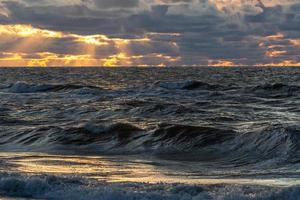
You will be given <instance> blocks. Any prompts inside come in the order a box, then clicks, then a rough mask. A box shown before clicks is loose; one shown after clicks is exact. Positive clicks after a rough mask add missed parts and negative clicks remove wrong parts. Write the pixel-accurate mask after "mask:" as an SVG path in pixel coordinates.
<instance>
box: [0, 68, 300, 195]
mask: <svg viewBox="0 0 300 200" xmlns="http://www.w3.org/2000/svg"><path fill="white" fill-rule="evenodd" d="M0 158H1V159H0V199H74V200H75V199H88V200H90V199H91V200H92V199H107V200H108V199H112V200H118V199H126V200H127V199H144V200H148V199H151V200H160V199H176V200H189V199H191V200H198V199H199V200H202V199H220V200H221V199H224V200H225V199H226V200H229V199H243V200H244V199H266V200H269V199H276V200H277V199H278V200H279V199H293V200H294V199H295V200H299V199H300V68H287V67H285V68H278V67H276V68H250V67H249V68H246V67H244V68H208V67H198V68H180V67H177V68H175V67H174V68H146V69H141V68H114V69H109V68H30V69H29V68H0Z"/></svg>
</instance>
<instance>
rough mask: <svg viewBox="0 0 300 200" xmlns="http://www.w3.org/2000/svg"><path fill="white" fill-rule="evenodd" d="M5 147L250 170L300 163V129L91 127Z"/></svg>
mask: <svg viewBox="0 0 300 200" xmlns="http://www.w3.org/2000/svg"><path fill="white" fill-rule="evenodd" d="M0 138H1V144H0V145H2V146H3V147H5V146H12V145H13V146H22V147H28V149H34V148H42V149H43V148H45V150H47V149H53V148H57V147H59V146H60V147H64V149H68V148H71V149H77V152H78V153H79V152H80V151H81V150H83V151H85V152H86V151H87V152H88V151H90V152H101V153H117V154H120V153H121V154H123V153H155V154H170V153H179V154H181V153H188V154H190V155H193V157H194V158H195V159H199V160H211V159H221V160H224V161H228V162H232V163H236V164H249V163H255V162H259V161H263V160H265V159H275V160H278V161H284V162H286V161H287V162H300V152H299V151H300V148H299V147H300V129H299V127H296V126H283V125H270V126H268V127H265V128H262V129H259V130H256V131H253V132H248V133H237V132H235V131H234V130H230V129H218V128H212V127H209V126H187V125H178V124H160V125H159V126H157V127H156V128H155V129H152V130H144V129H141V128H138V127H136V126H134V125H131V124H124V123H115V124H111V125H103V124H101V123H100V124H98V123H88V124H82V125H78V126H71V127H57V126H45V127H40V128H33V129H28V130H26V131H23V132H21V131H20V132H17V133H10V134H3V135H1V136H0Z"/></svg>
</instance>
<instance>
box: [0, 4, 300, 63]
mask: <svg viewBox="0 0 300 200" xmlns="http://www.w3.org/2000/svg"><path fill="white" fill-rule="evenodd" d="M58 2H59V1H58ZM224 2H225V3H224ZM245 2H246V1H243V0H240V1H238V0H237V1H236V4H230V3H227V4H226V1H210V0H160V1H154V0H126V1H125V0H78V1H73V3H61V4H60V3H57V4H54V3H53V1H52V3H51V1H48V0H43V1H39V3H37V1H33V0H26V1H2V4H1V5H2V7H4V8H5V9H7V10H8V11H9V16H7V15H1V14H0V23H1V24H32V25H33V26H34V27H38V28H43V29H49V30H55V31H62V32H68V33H74V34H81V35H93V34H105V35H107V37H109V38H123V39H136V38H143V37H146V36H147V37H148V38H149V39H151V42H149V43H148V44H147V45H145V44H143V43H138V42H136V43H135V42H132V43H130V44H128V47H127V48H128V49H129V50H130V52H131V53H132V54H134V55H148V54H149V55H150V54H154V53H157V54H164V55H172V56H180V57H181V63H180V64H197V63H200V62H202V60H207V59H213V60H233V61H237V62H240V63H242V64H256V63H264V62H274V61H277V59H278V61H279V60H280V59H286V60H287V59H294V60H296V62H299V56H298V55H297V47H295V45H294V46H293V45H289V44H288V41H289V39H299V37H300V36H299V35H300V14H299V11H300V4H299V3H295V2H294V1H291V2H290V3H286V4H285V3H283V4H282V3H280V2H278V3H276V2H275V1H269V2H273V3H272V4H271V3H269V4H264V3H263V2H261V1H258V3H257V2H256V1H252V2H253V3H245ZM0 8H1V7H0ZM150 33H153V34H152V35H151V34H150ZM172 33H173V34H172ZM175 33H176V34H178V35H176V36H174V34H175ZM278 33H282V34H283V35H284V38H280V39H278V40H279V41H264V39H265V38H266V37H267V36H270V35H276V34H278ZM262 43H263V44H265V46H263V45H262ZM278 43H279V44H278ZM10 45H12V44H10V43H7V44H5V45H4V44H2V46H1V49H2V51H4V49H5V50H9V49H6V46H7V47H8V46H10ZM272 45H273V46H274V45H281V46H284V48H283V47H281V48H279V47H277V49H276V48H270V46H272ZM116 49H117V47H115V46H113V45H112V46H110V47H105V48H104V47H102V49H101V50H97V49H96V50H95V52H96V55H98V54H99V55H100V54H101V53H100V52H101V51H102V52H107V53H104V55H105V56H107V55H111V54H115V53H117V50H116ZM283 49H284V51H287V53H285V54H284V55H281V56H278V57H276V58H269V57H268V56H266V52H267V51H270V50H274V51H276V50H277V51H283ZM35 51H36V52H38V51H51V52H55V53H65V54H66V53H70V54H80V53H82V50H80V46H79V45H78V44H77V43H76V42H74V39H72V38H69V39H68V38H63V39H60V40H56V41H55V42H52V44H51V46H50V47H49V46H48V47H47V48H46V47H45V49H43V46H41V47H39V48H37V49H35ZM97 52H98V53H97ZM27 53H33V52H27Z"/></svg>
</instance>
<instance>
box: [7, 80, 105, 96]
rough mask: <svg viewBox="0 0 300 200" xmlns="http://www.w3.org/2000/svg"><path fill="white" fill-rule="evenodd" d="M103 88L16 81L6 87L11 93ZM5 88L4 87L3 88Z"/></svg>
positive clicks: (98, 88)
mask: <svg viewBox="0 0 300 200" xmlns="http://www.w3.org/2000/svg"><path fill="white" fill-rule="evenodd" d="M84 88H85V89H95V90H103V89H102V88H100V87H97V86H89V85H76V84H52V85H51V84H30V83H27V82H16V83H13V84H11V85H10V86H8V87H7V88H6V89H7V91H8V92H11V93H39V92H59V91H68V90H78V89H84ZM2 89H3V88H2Z"/></svg>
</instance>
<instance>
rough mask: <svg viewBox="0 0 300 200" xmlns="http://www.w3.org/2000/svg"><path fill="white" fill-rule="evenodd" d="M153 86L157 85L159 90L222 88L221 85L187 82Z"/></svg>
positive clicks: (163, 83) (164, 83)
mask: <svg viewBox="0 0 300 200" xmlns="http://www.w3.org/2000/svg"><path fill="white" fill-rule="evenodd" d="M155 85H158V86H159V87H161V88H165V89H180V90H196V89H203V90H214V89H221V88H223V87H222V86H221V85H217V84H209V83H205V82H202V81H195V80H188V81H181V82H169V83H166V82H156V83H155Z"/></svg>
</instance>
